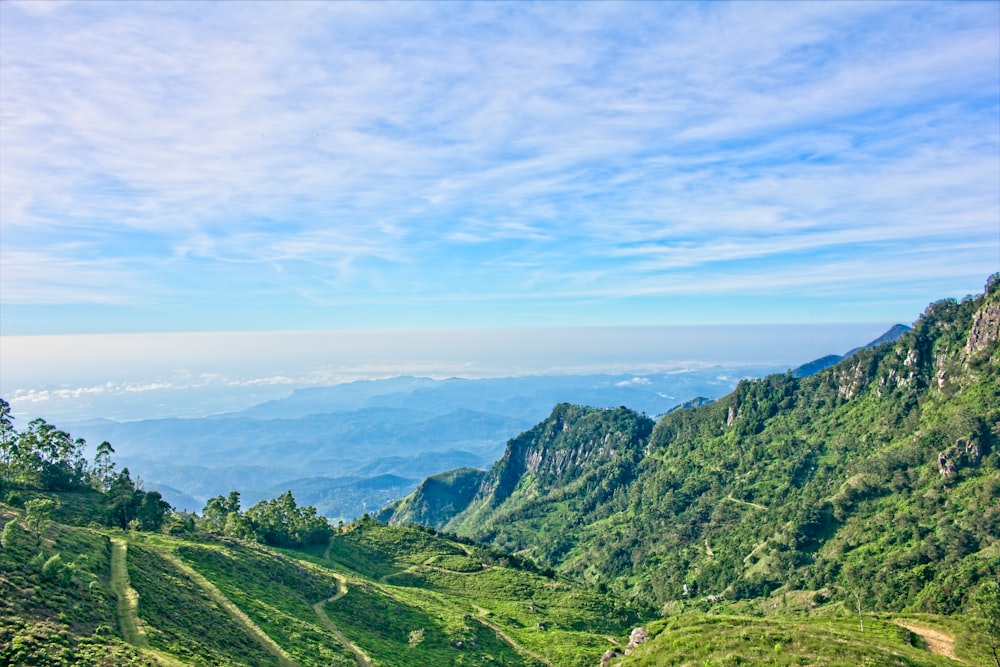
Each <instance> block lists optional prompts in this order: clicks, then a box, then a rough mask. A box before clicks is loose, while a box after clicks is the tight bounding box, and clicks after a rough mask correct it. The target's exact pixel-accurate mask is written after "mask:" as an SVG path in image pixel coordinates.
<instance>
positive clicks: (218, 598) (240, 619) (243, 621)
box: [159, 549, 298, 667]
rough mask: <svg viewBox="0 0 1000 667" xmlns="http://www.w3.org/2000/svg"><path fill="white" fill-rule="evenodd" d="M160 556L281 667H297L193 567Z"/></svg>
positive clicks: (166, 554) (170, 556) (165, 554)
mask: <svg viewBox="0 0 1000 667" xmlns="http://www.w3.org/2000/svg"><path fill="white" fill-rule="evenodd" d="M159 554H160V556H162V557H163V558H165V559H166V560H168V561H170V563H172V564H173V565H174V567H176V568H177V569H178V570H180V571H181V572H183V573H184V574H186V575H188V576H189V577H191V579H192V580H193V581H194V582H195V583H196V584H198V585H199V586H201V587H202V588H203V589H204V590H205V592H206V593H208V596H209V597H210V598H212V599H213V600H215V602H217V603H218V604H219V606H220V607H222V608H223V609H225V610H226V612H228V613H229V615H230V616H232V617H233V619H234V620H235V621H236V622H237V623H239V624H240V625H241V626H242V627H243V629H244V630H246V631H247V632H248V633H249V634H250V635H251V636H253V638H254V639H256V640H257V641H258V642H259V643H260V645H261V646H262V647H263V648H264V650H265V651H267V652H268V653H270V654H271V655H273V656H274V657H275V658H277V659H278V662H280V663H281V664H282V665H283V667H298V665H296V664H295V662H294V661H293V660H292V657H291V656H290V655H288V654H287V653H286V652H285V650H284V649H283V648H281V647H280V646H278V644H277V643H275V641H274V640H273V639H271V637H270V636H268V634H267V633H266V632H264V631H263V630H261V629H260V626H258V625H257V624H256V623H254V622H253V620H252V619H251V618H250V617H249V616H247V615H246V613H244V611H243V610H242V609H240V608H239V607H237V606H236V605H235V604H233V601H232V600H230V599H229V598H227V597H226V595H225V593H223V592H222V591H220V590H219V589H218V587H216V585H215V584H213V583H212V582H211V581H209V580H208V579H206V578H205V577H203V576H202V575H201V573H200V572H198V571H197V570H195V569H194V568H193V567H191V566H190V565H188V564H187V563H185V562H184V561H182V560H181V559H180V558H178V557H177V556H175V555H174V554H172V553H170V552H169V551H167V550H165V549H164V550H162V551H160V552H159Z"/></svg>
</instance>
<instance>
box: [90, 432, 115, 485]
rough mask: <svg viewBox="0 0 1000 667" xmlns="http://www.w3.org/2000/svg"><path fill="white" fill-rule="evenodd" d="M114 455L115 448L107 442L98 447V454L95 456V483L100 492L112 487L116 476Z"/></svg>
mask: <svg viewBox="0 0 1000 667" xmlns="http://www.w3.org/2000/svg"><path fill="white" fill-rule="evenodd" d="M114 453H115V449H114V447H112V446H111V443H110V442H108V441H107V440H105V441H104V442H102V443H101V444H99V445H98V446H97V454H95V455H94V481H95V486H97V488H98V490H100V491H107V490H108V489H109V488H110V486H111V480H112V478H113V477H114V474H115V462H114V461H112V460H111V455H112V454H114Z"/></svg>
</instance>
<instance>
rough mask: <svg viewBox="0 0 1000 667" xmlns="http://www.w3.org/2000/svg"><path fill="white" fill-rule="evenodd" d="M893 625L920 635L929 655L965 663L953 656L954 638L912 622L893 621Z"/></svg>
mask: <svg viewBox="0 0 1000 667" xmlns="http://www.w3.org/2000/svg"><path fill="white" fill-rule="evenodd" d="M893 623H895V624H896V625H898V626H900V627H903V628H906V629H907V630H909V631H910V632H912V633H914V634H917V635H920V637H921V638H923V640H924V643H926V644H927V650H928V651H929V652H930V653H936V654H937V655H943V656H945V657H948V658H951V659H952V660H955V661H957V662H965V660H962V659H961V658H959V657H958V656H957V655H955V638H954V637H952V636H951V635H949V634H946V633H944V632H941V631H940V630H937V629H935V628H931V627H928V626H926V625H923V624H920V623H915V622H914V621H904V620H896V621H893Z"/></svg>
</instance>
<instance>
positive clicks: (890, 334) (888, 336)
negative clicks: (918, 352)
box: [792, 324, 910, 377]
mask: <svg viewBox="0 0 1000 667" xmlns="http://www.w3.org/2000/svg"><path fill="white" fill-rule="evenodd" d="M909 330H910V327H908V326H906V325H905V324H894V325H893V326H892V327H891V328H890V329H889V330H888V331H886V332H885V333H884V334H882V335H881V336H879V337H878V338H876V339H875V340H873V341H871V342H869V343H868V344H867V345H862V346H861V347H856V348H854V349H853V350H851V351H849V352H848V353H847V354H844V355H839V354H828V355H826V356H825V357H820V358H819V359H814V360H812V361H810V362H808V363H805V364H802V365H801V366H799V367H798V368H796V369H795V370H793V371H792V375H794V376H795V377H808V376H810V375H815V374H816V373H819V372H820V371H821V370H823V369H824V368H829V367H830V366H833V365H834V364H836V363H839V362H841V361H843V360H844V359H847V358H849V357H851V356H852V355H854V354H855V353H857V352H860V351H861V350H868V349H871V348H873V347H877V346H879V345H882V344H883V343H892V342H895V341H897V340H899V338H900V337H901V336H902V335H903V334H904V333H906V332H907V331H909Z"/></svg>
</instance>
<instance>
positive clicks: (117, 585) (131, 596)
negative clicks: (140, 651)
mask: <svg viewBox="0 0 1000 667" xmlns="http://www.w3.org/2000/svg"><path fill="white" fill-rule="evenodd" d="M127 554H128V546H127V545H126V543H125V540H123V539H122V538H120V537H112V538H111V588H112V589H114V591H115V597H117V598H118V607H117V609H116V611H117V612H118V625H119V626H120V627H121V629H122V634H123V635H125V641H127V642H128V643H129V644H132V645H133V646H138V647H139V648H148V647H149V641H148V640H147V639H146V631H145V630H143V628H142V622H141V621H140V620H139V594H138V593H137V592H136V591H135V589H134V588H132V584H131V582H129V579H128V561H127V558H128V555H127Z"/></svg>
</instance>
